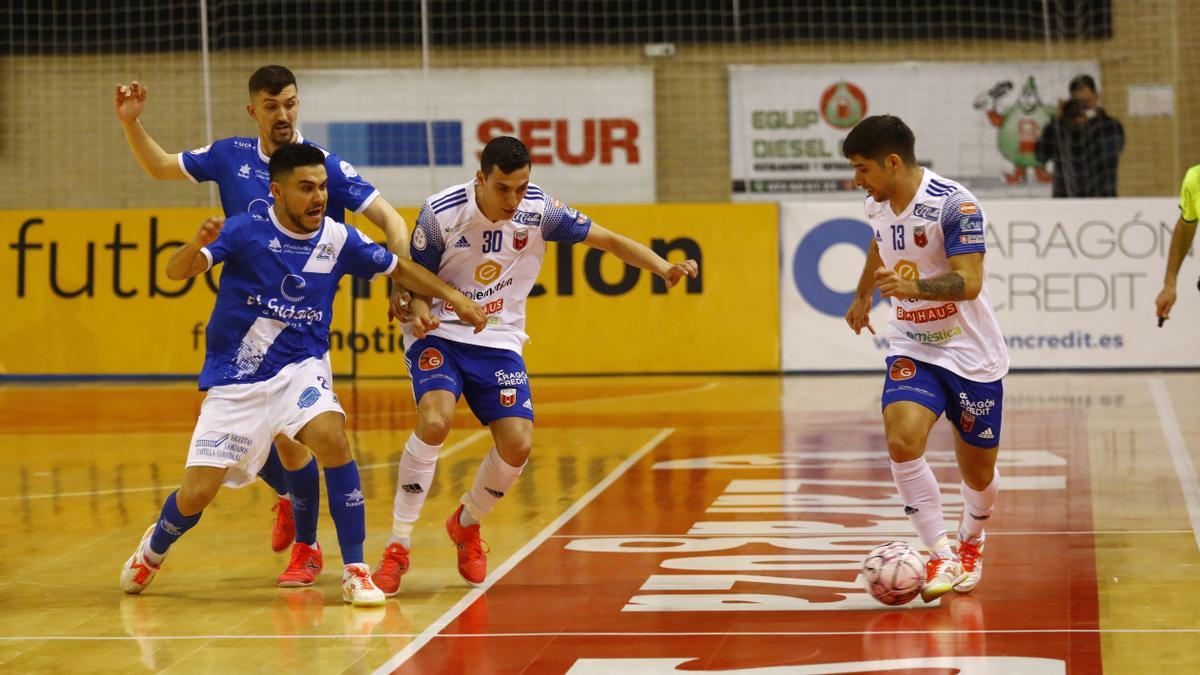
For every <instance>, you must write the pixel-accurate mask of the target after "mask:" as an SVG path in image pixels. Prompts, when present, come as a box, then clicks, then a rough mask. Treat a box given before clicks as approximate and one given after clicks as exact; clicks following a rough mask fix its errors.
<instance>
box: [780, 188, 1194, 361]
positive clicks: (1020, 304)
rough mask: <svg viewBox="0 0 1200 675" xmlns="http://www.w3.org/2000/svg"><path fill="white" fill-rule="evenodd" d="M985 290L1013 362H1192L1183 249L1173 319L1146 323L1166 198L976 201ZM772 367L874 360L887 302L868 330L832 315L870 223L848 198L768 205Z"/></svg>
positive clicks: (1163, 237) (881, 345) (1158, 281)
mask: <svg viewBox="0 0 1200 675" xmlns="http://www.w3.org/2000/svg"><path fill="white" fill-rule="evenodd" d="M983 208H984V212H985V213H986V214H987V218H988V222H987V228H988V229H987V231H986V243H987V256H986V259H985V267H986V270H987V283H988V290H989V292H990V293H991V297H992V304H993V307H994V308H995V310H996V316H997V317H998V318H999V320H1000V327H1001V329H1002V330H1003V331H1004V336H1005V339H1006V340H1007V342H1008V348H1009V354H1010V355H1011V357H1012V366H1013V367H1014V368H1035V369H1036V368H1040V369H1053V368H1133V367H1185V366H1186V367H1197V366H1200V350H1198V349H1197V348H1196V345H1197V344H1198V339H1197V338H1200V319H1198V318H1197V313H1200V296H1198V295H1197V292H1196V288H1195V284H1193V283H1192V280H1193V279H1194V278H1195V275H1196V265H1195V263H1194V262H1192V260H1193V258H1192V257H1189V258H1188V259H1187V261H1186V262H1185V263H1184V269H1183V273H1182V274H1181V280H1180V283H1179V300H1178V302H1177V304H1176V308H1175V311H1174V312H1173V314H1175V315H1176V318H1175V319H1172V320H1170V321H1167V322H1166V325H1165V326H1164V327H1162V328H1159V327H1158V323H1157V319H1156V318H1155V312H1154V298H1155V296H1157V295H1158V291H1159V290H1160V289H1161V288H1162V277H1163V271H1164V266H1165V264H1166V262H1165V261H1166V255H1167V251H1168V248H1169V246H1170V243H1171V232H1172V230H1173V229H1174V227H1175V223H1176V221H1177V220H1178V218H1179V206H1178V204H1177V202H1176V201H1175V200H1173V199H1074V200H1051V199H1012V200H998V199H994V200H991V201H984V202H983ZM780 229H781V232H780V252H781V254H782V256H783V265H782V266H781V268H780V269H781V279H780V294H779V295H780V312H781V317H780V318H781V321H780V325H781V331H782V339H783V359H782V363H783V369H784V370H787V371H795V370H864V369H878V368H881V367H882V364H883V357H884V355H885V354H886V353H887V340H886V339H885V337H884V336H885V335H886V328H887V322H888V318H889V316H890V315H891V305H890V303H889V302H888V301H887V300H882V301H880V302H879V303H878V304H877V305H876V306H875V308H874V310H873V311H872V313H871V323H872V324H873V325H874V327H875V329H876V331H877V332H878V335H876V336H871V335H870V334H868V333H867V332H866V331H863V334H862V335H858V336H856V335H855V334H854V332H853V331H851V330H850V327H849V326H847V325H846V322H845V320H844V319H843V316H844V314H845V312H846V309H847V308H848V307H849V306H850V300H851V298H852V297H853V294H854V289H855V287H856V286H857V284H858V278H859V275H860V274H861V273H862V269H863V265H864V264H865V262H866V251H867V247H868V246H869V244H870V242H871V228H870V226H869V225H868V224H867V222H866V219H865V218H864V217H863V213H862V207H861V205H860V204H858V203H848V202H790V203H784V204H782V205H781V208H780Z"/></svg>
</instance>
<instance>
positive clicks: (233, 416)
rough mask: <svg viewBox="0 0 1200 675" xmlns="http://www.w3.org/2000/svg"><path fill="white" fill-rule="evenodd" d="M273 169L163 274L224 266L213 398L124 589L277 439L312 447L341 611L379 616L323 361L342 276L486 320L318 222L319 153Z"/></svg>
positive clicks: (295, 150)
mask: <svg viewBox="0 0 1200 675" xmlns="http://www.w3.org/2000/svg"><path fill="white" fill-rule="evenodd" d="M269 171H270V180H271V183H270V189H271V195H272V196H273V197H274V203H273V204H272V205H271V206H269V207H266V206H264V207H261V208H258V209H253V210H251V211H250V212H248V213H240V214H237V215H235V216H233V217H231V218H229V219H228V220H222V219H218V218H210V219H209V220H207V221H205V223H204V224H203V225H201V227H200V230H199V231H198V232H197V234H196V237H195V239H194V240H193V241H192V242H190V243H188V244H186V245H184V246H182V247H180V248H179V249H178V250H177V251H176V252H175V254H174V255H173V256H172V257H171V260H170V262H169V263H168V264H167V276H168V277H169V278H171V279H176V280H181V279H188V278H191V277H194V276H196V275H198V274H203V273H204V272H205V271H207V270H209V269H211V268H212V267H213V266H214V265H218V264H221V263H224V268H223V270H222V274H221V288H220V290H219V291H218V293H217V299H216V304H215V306H214V307H213V313H212V317H211V319H210V320H209V323H208V328H207V333H206V334H207V335H208V341H207V346H206V353H205V359H204V367H203V369H202V370H201V372H200V388H201V389H202V390H206V391H207V392H208V393H207V395H206V396H205V399H204V403H203V405H202V406H201V409H200V418H199V420H198V421H197V422H196V428H195V431H194V432H193V435H192V440H191V446H190V450H189V453H188V459H187V468H186V469H185V471H184V476H183V484H182V485H181V486H180V487H179V490H178V491H176V492H172V493H171V494H170V495H169V496H168V497H167V499H166V501H165V502H164V504H163V507H162V511H161V513H160V515H159V517H158V519H157V521H156V522H155V524H153V525H151V526H150V527H149V528H148V529H147V530H146V532H145V534H144V535H143V536H142V541H141V542H140V543H139V544H138V547H137V549H135V550H134V552H133V555H131V556H130V557H129V559H128V560H127V561H126V562H125V566H124V567H123V568H122V570H121V588H122V590H124V591H125V592H126V593H140V592H141V591H142V590H143V589H145V588H146V586H147V585H149V584H150V582H151V581H152V580H153V579H154V576H155V574H156V573H157V572H158V571H159V569H160V567H161V565H162V563H163V560H164V558H165V557H166V554H167V551H168V548H169V547H170V546H171V545H172V544H173V543H174V542H175V541H176V540H178V539H179V537H181V536H183V534H184V533H185V532H187V531H188V530H189V529H191V528H192V527H193V526H194V525H196V523H197V522H198V521H199V520H200V515H201V513H202V512H203V509H204V508H205V507H206V506H208V504H209V503H211V502H212V500H213V498H214V497H215V496H216V493H217V490H218V489H219V488H220V486H221V485H222V484H224V485H228V486H230V487H243V486H245V485H249V484H251V483H253V482H254V479H255V475H256V474H257V473H258V471H259V470H260V469H261V468H262V465H263V463H264V462H265V461H266V459H267V455H268V452H269V451H270V448H271V441H272V439H273V438H275V436H276V435H278V434H284V435H286V436H287V437H289V438H291V439H294V440H297V441H300V442H302V443H304V444H305V445H307V446H308V447H310V448H312V450H313V452H314V454H316V456H317V460H318V461H319V462H320V463H321V464H322V466H323V467H324V472H325V484H326V486H327V487H328V495H329V513H330V516H332V518H333V522H334V526H335V529H336V530H337V535H338V544H339V547H340V548H341V553H342V561H343V563H344V565H345V567H344V569H343V572H342V598H343V600H345V601H346V602H351V603H353V604H354V605H380V604H383V600H384V596H383V594H382V593H381V592H380V591H379V589H378V588H376V587H375V586H374V584H373V583H372V582H371V578H370V570H369V569H368V568H367V565H366V564H365V563H364V562H363V554H362V547H363V540H364V538H365V536H366V526H365V523H366V521H365V514H364V499H363V493H362V487H361V483H360V481H359V476H358V467H357V465H356V464H355V462H354V461H353V458H352V457H351V455H350V446H349V444H348V442H347V440H346V433H345V428H344V425H345V413H344V412H343V411H342V407H341V404H340V403H339V402H338V399H337V396H336V395H335V394H334V392H333V390H332V385H331V383H332V381H333V377H332V375H331V373H330V369H329V362H328V361H327V360H326V359H325V354H326V352H328V351H329V326H330V324H331V323H332V320H333V298H334V295H335V293H336V292H337V288H338V284H339V282H340V281H341V278H342V277H343V276H345V275H347V274H350V275H354V276H356V277H360V278H367V279H369V278H372V277H374V276H376V275H378V274H387V275H389V276H391V277H392V278H393V279H395V280H396V281H397V282H399V283H400V284H401V285H403V286H404V287H406V288H409V289H412V290H419V291H420V292H423V293H428V294H431V295H435V296H437V297H439V298H441V299H442V300H444V301H446V302H449V303H450V304H452V305H453V307H454V312H456V313H457V318H461V320H463V321H464V322H465V323H464V325H468V324H469V325H470V326H473V327H474V329H475V330H482V329H483V326H484V323H485V315H484V313H483V310H482V308H481V307H479V306H478V305H477V304H475V303H474V302H472V301H471V300H469V299H468V298H466V297H465V296H464V295H463V294H462V293H460V292H459V291H457V290H455V289H453V288H451V287H450V286H448V285H447V284H446V283H444V282H442V281H441V280H439V279H438V278H437V277H436V276H435V275H434V274H432V273H431V272H429V271H428V270H426V269H424V268H423V267H421V266H420V265H417V264H416V263H414V262H412V261H410V260H408V259H406V258H403V257H399V256H396V255H394V254H392V253H389V252H388V251H387V250H386V249H384V248H383V247H382V246H379V245H378V244H376V243H375V242H373V241H371V240H370V239H368V238H366V237H365V236H364V235H363V234H362V233H361V232H359V231H358V230H356V229H354V228H353V227H350V226H348V225H344V224H342V223H340V222H337V221H335V220H333V219H332V218H328V217H326V216H325V207H326V206H327V203H328V192H327V186H328V182H329V179H328V175H327V172H326V167H325V155H324V153H322V151H321V150H320V148H317V147H314V146H311V145H304V144H298V143H289V144H284V145H281V146H280V147H279V148H278V149H276V150H275V152H274V153H272V155H271V160H270V164H269ZM466 330H467V331H470V330H472V328H467V329H466ZM316 499H317V500H319V494H318V495H317V498H316ZM313 506H314V507H315V504H314V505H313ZM307 551H308V553H307V554H306V558H305V559H304V560H299V561H297V560H295V559H293V561H292V562H293V563H296V565H295V567H296V569H295V570H292V569H290V568H291V565H289V572H292V573H294V574H295V575H296V578H295V579H294V581H295V582H296V583H292V584H281V585H307V584H311V583H312V580H313V578H315V576H316V574H318V573H319V572H320V569H321V565H322V556H321V551H320V549H318V548H315V547H313V548H310V549H307ZM293 558H295V556H293Z"/></svg>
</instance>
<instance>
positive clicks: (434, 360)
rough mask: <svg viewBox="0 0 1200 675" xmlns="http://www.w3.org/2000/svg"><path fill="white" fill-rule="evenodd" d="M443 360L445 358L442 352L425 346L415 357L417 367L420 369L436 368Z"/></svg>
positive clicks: (444, 360) (440, 365)
mask: <svg viewBox="0 0 1200 675" xmlns="http://www.w3.org/2000/svg"><path fill="white" fill-rule="evenodd" d="M445 362H446V358H445V357H444V356H442V352H441V351H439V350H437V349H435V348H433V347H426V348H425V349H424V350H423V351H422V352H421V355H420V356H419V357H417V367H418V368H420V369H421V370H437V369H438V368H441V367H442V364H443V363H445Z"/></svg>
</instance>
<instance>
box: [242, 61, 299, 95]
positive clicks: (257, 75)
mask: <svg viewBox="0 0 1200 675" xmlns="http://www.w3.org/2000/svg"><path fill="white" fill-rule="evenodd" d="M289 84H290V85H292V86H295V85H296V76H295V75H293V74H292V71H290V70H288V69H287V68H284V67H283V66H263V67H262V68H259V69H258V70H256V71H254V74H253V75H251V76H250V95H251V96H254V95H255V94H257V93H258V92H260V91H265V92H267V93H268V94H270V95H272V96H275V95H277V94H278V93H279V92H281V91H283V88H284V87H286V86H288V85H289Z"/></svg>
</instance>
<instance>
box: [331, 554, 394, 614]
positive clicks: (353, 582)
mask: <svg viewBox="0 0 1200 675" xmlns="http://www.w3.org/2000/svg"><path fill="white" fill-rule="evenodd" d="M342 600H344V601H345V602H349V603H351V604H352V605H354V606H355V607H379V606H381V605H383V603H384V601H385V600H387V598H386V597H385V596H384V594H383V591H381V590H379V588H377V587H376V586H375V583H374V582H373V581H371V568H370V567H367V565H366V563H354V564H353V565H346V568H345V569H344V570H342Z"/></svg>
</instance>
